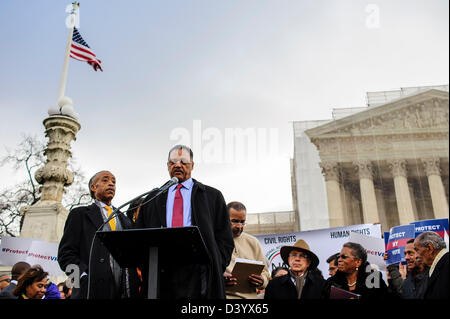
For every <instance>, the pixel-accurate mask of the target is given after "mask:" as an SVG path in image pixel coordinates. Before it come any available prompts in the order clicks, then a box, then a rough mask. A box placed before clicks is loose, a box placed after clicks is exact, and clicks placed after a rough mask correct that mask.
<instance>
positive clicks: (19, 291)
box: [14, 265, 48, 299]
mask: <svg viewBox="0 0 450 319" xmlns="http://www.w3.org/2000/svg"><path fill="white" fill-rule="evenodd" d="M47 276H48V273H47V272H45V271H44V270H43V269H42V267H41V266H39V265H36V266H33V267H31V268H29V269H28V270H27V271H26V272H25V273H23V274H22V275H21V276H20V277H19V281H18V283H17V287H16V289H14V295H15V296H17V297H18V299H42V298H43V297H44V295H45V292H46V287H47Z"/></svg>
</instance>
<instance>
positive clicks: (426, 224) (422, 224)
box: [411, 218, 449, 239]
mask: <svg viewBox="0 0 450 319" xmlns="http://www.w3.org/2000/svg"><path fill="white" fill-rule="evenodd" d="M411 225H414V227H415V231H416V237H417V236H418V235H420V234H422V233H423V232H425V231H434V232H435V233H438V234H439V236H441V238H442V239H444V234H445V232H447V235H448V232H449V229H448V218H443V219H427V220H420V221H418V222H412V223H411Z"/></svg>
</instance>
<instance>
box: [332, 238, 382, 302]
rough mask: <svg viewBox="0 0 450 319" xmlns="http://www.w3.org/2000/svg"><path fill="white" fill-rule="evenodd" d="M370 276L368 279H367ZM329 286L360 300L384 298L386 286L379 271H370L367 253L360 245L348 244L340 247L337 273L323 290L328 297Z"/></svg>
mask: <svg viewBox="0 0 450 319" xmlns="http://www.w3.org/2000/svg"><path fill="white" fill-rule="evenodd" d="M369 276H370V277H369ZM331 286H335V287H336V288H340V289H343V290H346V291H350V292H352V293H355V294H358V295H360V298H361V299H377V298H385V297H386V294H387V286H386V283H385V282H384V280H383V278H382V277H381V273H380V272H379V271H375V270H372V268H371V266H370V264H369V263H368V262H367V253H366V250H365V249H364V247H362V246H361V245H360V244H357V243H352V242H348V243H345V244H344V246H343V247H342V250H341V252H340V254H339V259H338V271H337V272H336V274H335V275H334V276H333V277H330V278H328V280H327V283H326V285H325V289H324V295H325V297H326V298H329V297H330V291H331Z"/></svg>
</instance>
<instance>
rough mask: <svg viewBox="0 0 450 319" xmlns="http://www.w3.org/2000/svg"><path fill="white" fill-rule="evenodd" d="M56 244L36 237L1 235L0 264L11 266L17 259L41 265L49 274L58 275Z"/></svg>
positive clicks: (59, 272) (59, 270) (60, 272)
mask: <svg viewBox="0 0 450 319" xmlns="http://www.w3.org/2000/svg"><path fill="white" fill-rule="evenodd" d="M57 256H58V244H57V243H47V242H45V241H42V240H38V239H30V238H20V237H7V236H3V237H2V242H1V244H0V264H1V265H6V266H13V265H14V264H15V263H17V262H19V261H25V262H27V263H29V264H30V265H41V266H42V268H43V269H44V270H45V271H46V272H48V273H49V274H50V275H54V276H60V275H62V271H61V269H60V267H59V264H58V258H57Z"/></svg>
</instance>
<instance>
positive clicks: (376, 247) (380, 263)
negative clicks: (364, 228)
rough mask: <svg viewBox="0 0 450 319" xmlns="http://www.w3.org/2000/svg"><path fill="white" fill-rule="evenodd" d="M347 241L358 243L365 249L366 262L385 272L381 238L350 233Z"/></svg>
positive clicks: (383, 248)
mask: <svg viewBox="0 0 450 319" xmlns="http://www.w3.org/2000/svg"><path fill="white" fill-rule="evenodd" d="M349 241H351V242H354V243H358V244H360V245H361V246H363V247H364V248H365V249H366V253H367V261H368V262H369V263H370V264H371V265H376V266H377V267H378V270H382V271H385V270H386V263H385V261H384V252H385V245H384V239H383V238H376V237H370V236H366V235H361V234H358V233H351V234H350V239H349Z"/></svg>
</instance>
